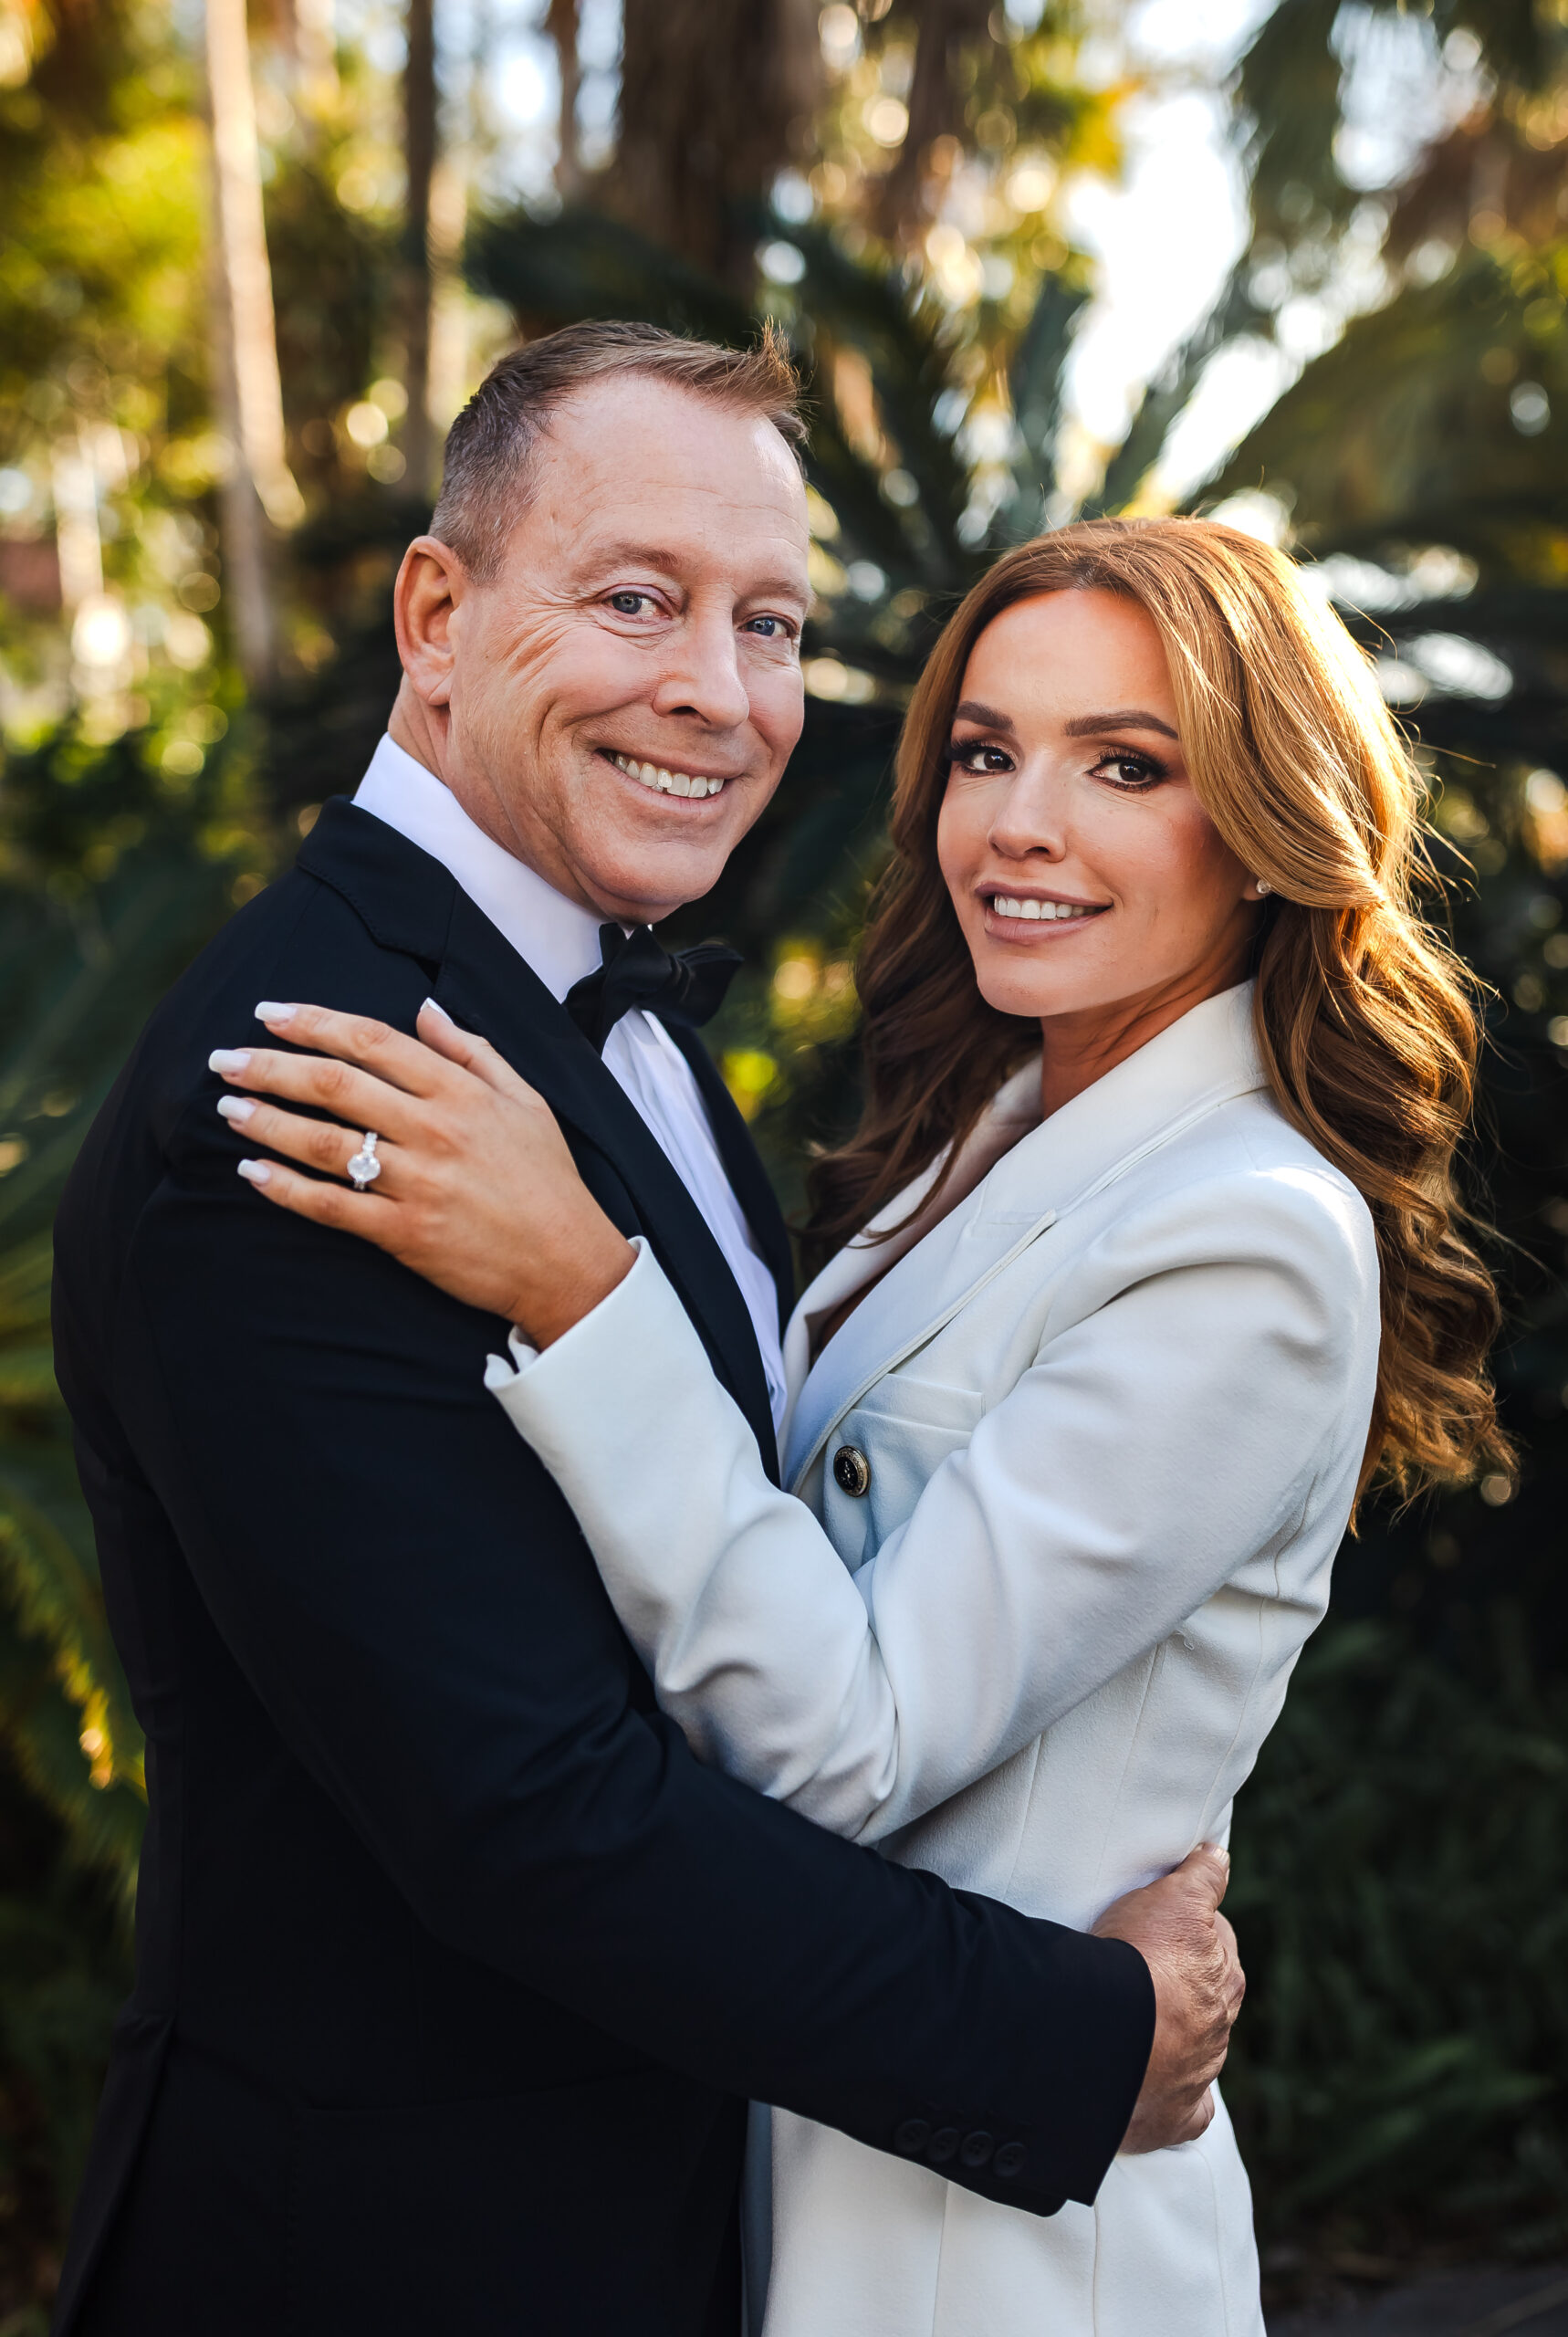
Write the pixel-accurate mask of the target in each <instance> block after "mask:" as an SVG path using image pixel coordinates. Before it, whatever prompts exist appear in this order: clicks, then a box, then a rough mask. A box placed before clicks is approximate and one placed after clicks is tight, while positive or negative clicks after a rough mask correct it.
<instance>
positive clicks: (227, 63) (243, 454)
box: [206, 0, 305, 685]
mask: <svg viewBox="0 0 1568 2337" xmlns="http://www.w3.org/2000/svg"><path fill="white" fill-rule="evenodd" d="M206 27H207V91H208V100H209V103H210V107H211V112H212V131H213V204H214V226H215V230H216V232H215V234H214V238H213V321H214V357H215V361H216V362H215V364H214V375H215V380H214V393H215V403H216V405H217V409H218V414H219V416H220V419H221V420H222V422H223V425H224V430H225V435H226V436H227V438H228V441H229V444H230V446H231V447H232V448H233V450H234V451H233V457H232V459H231V461H230V464H229V466H228V473H227V477H225V482H224V487H223V498H222V516H223V535H224V568H225V581H226V583H227V587H228V596H229V607H230V611H231V614H232V621H233V625H234V637H235V654H236V655H237V656H238V659H239V663H240V666H241V669H242V671H243V672H244V674H245V676H246V680H247V681H248V682H250V683H251V684H253V685H256V684H258V683H264V682H266V681H267V679H268V677H269V676H270V675H271V673H272V671H273V668H274V666H275V665H276V663H277V627H276V622H275V617H274V611H273V603H272V589H271V579H270V576H269V574H268V560H267V550H268V547H267V535H266V529H265V527H264V525H263V514H264V513H265V515H266V518H267V519H269V520H271V522H272V524H273V525H274V526H275V527H277V528H292V527H295V526H297V525H298V521H299V520H300V519H302V518H303V517H304V513H305V505H304V499H303V498H302V497H301V495H300V492H299V488H298V485H297V484H296V482H295V478H294V474H293V473H292V471H291V470H290V469H289V467H288V457H287V451H286V447H285V442H284V431H283V384H282V382H281V380H280V378H279V375H278V370H277V326H276V322H275V320H274V316H273V308H272V270H271V268H270V267H269V265H268V262H267V229H266V225H265V222H264V220H263V217H262V207H261V163H260V154H259V152H258V150H257V146H256V101H255V96H254V92H253V90H252V88H251V79H250V46H249V40H248V37H247V34H246V8H245V0H206Z"/></svg>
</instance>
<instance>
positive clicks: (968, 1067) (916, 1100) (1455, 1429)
mask: <svg viewBox="0 0 1568 2337" xmlns="http://www.w3.org/2000/svg"><path fill="white" fill-rule="evenodd" d="M1090 588H1093V589H1096V590H1098V591H1101V592H1116V593H1120V594H1122V595H1123V596H1124V597H1125V598H1126V599H1128V600H1132V601H1135V602H1136V603H1138V604H1139V605H1140V607H1142V608H1143V609H1145V611H1146V612H1147V613H1148V614H1149V616H1150V617H1151V618H1152V619H1153V621H1154V623H1155V627H1156V628H1157V630H1158V632H1159V634H1160V638H1161V641H1162V642H1163V644H1164V646H1165V653H1166V659H1167V662H1168V665H1169V668H1170V676H1171V684H1172V688H1173V690H1174V692H1175V696H1176V707H1177V709H1178V720H1179V727H1180V731H1181V740H1182V746H1183V749H1184V751H1185V754H1186V762H1187V768H1188V770H1190V772H1191V775H1192V782H1193V786H1194V789H1195V791H1196V792H1197V797H1198V800H1199V801H1200V802H1201V803H1202V804H1203V806H1204V808H1205V810H1206V811H1207V812H1208V814H1209V817H1210V818H1211V819H1212V820H1213V822H1214V823H1215V825H1216V827H1217V828H1218V831H1219V833H1220V834H1221V836H1222V837H1223V838H1224V840H1225V842H1226V843H1227V844H1228V845H1229V846H1230V849H1231V850H1232V851H1233V852H1234V853H1235V854H1237V856H1238V858H1239V860H1240V861H1241V863H1242V864H1243V865H1244V866H1245V867H1246V868H1248V869H1249V870H1252V871H1255V872H1256V874H1257V875H1259V876H1260V877H1261V878H1263V879H1264V880H1265V881H1266V882H1267V883H1268V885H1269V886H1271V887H1272V897H1271V898H1270V900H1269V901H1268V902H1267V904H1266V906H1265V908H1264V910H1263V912H1262V917H1261V920H1260V933H1259V938H1258V944H1257V950H1256V966H1255V971H1256V980H1257V993H1256V1009H1255V1011H1256V1022H1257V1032H1258V1039H1259V1043H1260V1048H1261V1050H1262V1056H1263V1062H1264V1064H1265V1067H1266V1069H1267V1072H1268V1075H1269V1083H1270V1087H1271V1089H1272V1091H1273V1095H1274V1098H1275V1101H1276V1102H1277V1103H1278V1105H1279V1106H1280V1109H1281V1111H1282V1112H1283V1113H1284V1115H1285V1116H1286V1118H1287V1119H1289V1120H1290V1121H1291V1123H1292V1124H1293V1125H1294V1126H1295V1127H1297V1128H1299V1129H1300V1130H1301V1133H1302V1135H1304V1136H1305V1137H1307V1138H1308V1140H1309V1141H1310V1142H1311V1143H1312V1144H1313V1145H1314V1146H1315V1147H1316V1148H1317V1149H1318V1150H1319V1151H1320V1152H1321V1153H1322V1154H1323V1156H1324V1157H1325V1158H1327V1159H1329V1160H1331V1161H1332V1162H1333V1165H1334V1167H1335V1168H1338V1169H1340V1170H1341V1171H1342V1172H1343V1175H1344V1176H1346V1177H1348V1178H1349V1179H1350V1180H1351V1182H1352V1183H1353V1184H1354V1186H1355V1187H1356V1188H1357V1189H1358V1190H1359V1191H1360V1192H1361V1193H1362V1195H1363V1196H1364V1199H1365V1200H1366V1203H1367V1206H1368V1208H1369V1209H1370V1210H1371V1211H1372V1216H1373V1221H1374V1224H1375V1227H1376V1231H1377V1247H1378V1254H1379V1259H1380V1262H1381V1265H1382V1286H1383V1346H1382V1355H1381V1359H1380V1362H1379V1366H1378V1377H1377V1398H1376V1406H1375V1412H1374V1416H1373V1426H1372V1435H1371V1439H1370V1441H1369V1443H1368V1447H1367V1455H1366V1463H1365V1468H1364V1474H1363V1480H1362V1482H1363V1483H1366V1482H1367V1480H1368V1479H1369V1478H1370V1477H1371V1476H1372V1475H1373V1474H1374V1473H1375V1472H1377V1471H1378V1470H1379V1469H1381V1470H1382V1471H1383V1472H1384V1473H1385V1476H1386V1477H1387V1478H1388V1479H1389V1480H1391V1481H1392V1482H1393V1483H1394V1484H1395V1485H1396V1487H1398V1489H1399V1490H1400V1491H1402V1492H1405V1493H1411V1492H1415V1491H1416V1490H1418V1489H1419V1488H1420V1487H1421V1486H1422V1485H1423V1484H1427V1483H1455V1482H1459V1481H1462V1480H1464V1479H1465V1478H1468V1477H1469V1476H1472V1475H1474V1474H1475V1473H1476V1472H1478V1471H1479V1470H1480V1469H1482V1468H1493V1469H1502V1470H1507V1469H1509V1468H1510V1467H1511V1449H1510V1447H1509V1445H1508V1441H1507V1440H1506V1438H1505V1437H1504V1436H1503V1434H1502V1431H1501V1430H1500V1426H1499V1423H1498V1419H1497V1411H1496V1405H1495V1401H1494V1398H1493V1393H1492V1388H1491V1384H1490V1379H1489V1378H1488V1377H1487V1372H1486V1368H1485V1361H1486V1356H1487V1351H1488V1349H1489V1347H1490V1345H1491V1342H1492V1340H1493V1338H1494V1337H1495V1336H1496V1332H1497V1327H1498V1322H1499V1309H1498V1302H1497V1294H1496V1291H1495V1289H1494V1287H1493V1284H1492V1280H1491V1276H1490V1273H1488V1272H1487V1269H1486V1267H1485V1265H1484V1264H1483V1263H1482V1262H1481V1260H1480V1259H1479V1257H1478V1255H1477V1254H1476V1252H1475V1251H1474V1249H1473V1248H1472V1247H1471V1246H1470V1244H1469V1242H1468V1241H1467V1239H1466V1235H1465V1227H1466V1224H1467V1217H1466V1212H1465V1210H1463V1208H1462V1206H1461V1204H1460V1201H1459V1199H1458V1193H1457V1191H1456V1188H1455V1181H1454V1156H1455V1152H1456V1149H1457V1148H1458V1145H1459V1143H1460V1141H1461V1139H1462V1137H1463V1136H1464V1134H1465V1131H1466V1128H1467V1126H1468V1124H1469V1116H1470V1112H1471V1107H1472V1104H1473V1100H1474V1092H1475V1082H1476V1055H1477V1047H1478V1029H1477V1020H1476V1014H1475V1011H1474V1008H1473V1006H1472V1004H1471V985H1470V982H1469V977H1468V976H1467V974H1466V971H1465V969H1464V968H1463V967H1462V966H1461V965H1460V964H1459V963H1458V960H1457V959H1456V958H1455V957H1454V955H1453V953H1452V951H1451V950H1450V949H1449V948H1448V947H1447V945H1446V944H1445V943H1444V941H1443V940H1442V938H1440V937H1439V936H1438V935H1437V933H1436V932H1435V931H1434V930H1433V929H1432V927H1430V926H1429V925H1427V923H1425V922H1424V920H1423V918H1422V917H1421V915H1420V913H1419V910H1418V907H1417V906H1416V888H1417V885H1418V881H1419V879H1420V875H1421V872H1422V870H1423V868H1424V866H1425V861H1424V854H1423V849H1422V844H1421V828H1420V816H1419V802H1420V783H1419V779H1418V775H1417V772H1416V768H1415V765H1414V763H1413V761H1412V759H1411V755H1410V752H1409V749H1408V748H1407V747H1406V744H1405V741H1404V739H1402V738H1401V736H1400V734H1399V732H1398V730H1397V729H1396V727H1395V725H1394V723H1393V722H1392V720H1391V719H1390V718H1389V715H1388V711H1387V709H1386V707H1385V705H1384V703H1383V700H1382V698H1381V697H1379V695H1378V692H1377V688H1376V685H1375V681H1374V678H1373V676H1372V673H1371V670H1370V666H1369V664H1368V661H1367V659H1366V658H1365V657H1364V655H1363V654H1362V652H1361V651H1360V650H1359V649H1357V647H1356V646H1355V644H1354V642H1353V641H1352V639H1351V637H1350V635H1349V634H1347V633H1346V631H1345V629H1344V626H1343V624H1341V623H1340V620H1339V618H1338V617H1337V616H1336V615H1335V614H1334V613H1333V610H1332V609H1331V608H1330V607H1329V606H1328V604H1327V603H1326V602H1325V601H1323V600H1322V599H1320V598H1318V597H1317V596H1316V595H1314V594H1313V593H1312V592H1310V591H1309V590H1308V589H1307V588H1306V586H1305V585H1304V583H1303V582H1302V580H1301V575H1300V573H1299V572H1298V571H1297V569H1296V567H1295V565H1294V563H1293V562H1292V561H1291V560H1289V559H1287V558H1286V557H1285V555H1284V554H1283V553H1281V552H1278V551H1275V550H1272V549H1271V548H1270V546H1268V545H1266V544H1262V543H1259V542H1257V541H1256V540H1254V539H1253V538H1251V537H1250V536H1245V535H1242V534H1241V533H1239V531H1238V530H1237V529H1232V528H1227V527H1223V526H1221V525H1219V524H1218V522H1217V521H1214V520H1206V519H1096V520H1091V521H1086V522H1083V523H1082V524H1080V525H1078V526H1076V527H1069V528H1062V529H1059V530H1058V531H1057V532H1056V533H1055V534H1054V535H1051V536H1046V537H1042V538H1041V539H1040V540H1039V541H1037V542H1035V543H1030V544H1025V545H1022V546H1021V547H1020V548H1019V550H1016V551H1011V552H1008V553H1006V554H1005V555H1004V556H1003V558H1002V559H1001V560H999V561H998V562H997V564H996V566H995V567H994V568H993V569H992V570H991V571H990V572H989V574H988V575H987V576H985V577H984V578H983V579H982V580H981V582H979V583H978V584H977V585H976V586H975V588H974V590H973V591H972V592H970V593H969V595H968V597H967V599H966V600H965V601H964V603H963V604H962V605H961V606H960V607H959V609H958V610H957V611H956V613H955V615H954V616H953V618H952V619H951V621H950V622H949V624H947V626H946V630H945V631H944V633H943V634H942V636H941V639H940V640H939V641H938V642H937V644H936V649H935V650H934V652H933V653H932V656H931V660H930V663H929V664H928V665H927V666H926V668H925V674H924V675H923V676H922V677H921V681H920V684H919V686H918V687H917V689H916V690H915V697H914V699H913V701H912V703H911V706H910V709H909V716H908V719H907V721H906V723H905V725H904V735H903V739H902V740H901V743H900V746H899V750H898V760H897V767H896V786H895V791H894V812H893V845H894V857H893V861H892V864H891V865H890V866H889V868H888V870H887V872H886V874H885V875H884V876H883V879H882V882H881V884H880V885H879V886H878V887H877V890H876V893H875V895H874V896H873V903H872V912H871V917H870V922H869V924H868V926H867V928H866V934H865V938H864V942H863V945H862V952H861V959H860V964H859V968H858V969H857V981H858V986H859V990H860V995H861V1001H862V1007H863V1010H864V1017H865V1027H864V1047H865V1104H864V1109H863V1112H862V1118H861V1123H860V1126H859V1127H858V1129H857V1130H856V1132H855V1134H854V1136H853V1137H852V1138H851V1139H850V1141H849V1143H848V1144H846V1145H845V1146H843V1147H842V1148H841V1149H839V1150H838V1151H835V1152H831V1153H829V1154H827V1155H826V1156H824V1157H823V1158H821V1159H820V1160H819V1161H818V1162H817V1163H816V1164H815V1166H814V1168H813V1169H812V1172H811V1178H810V1194H811V1203H812V1210H811V1218H810V1225H809V1228H808V1242H809V1243H810V1246H811V1247H812V1248H813V1249H814V1250H815V1251H816V1252H817V1254H818V1255H819V1257H820V1256H822V1255H825V1254H828V1253H830V1252H831V1251H832V1250H833V1249H835V1248H837V1247H838V1246H839V1245H840V1244H841V1242H844V1241H846V1240H847V1239H848V1238H849V1236H850V1235H851V1234H852V1232H853V1231H856V1230H857V1229H858V1228H859V1227H861V1226H862V1225H863V1224H864V1223H865V1222H866V1221H867V1220H868V1219H869V1218H870V1217H871V1216H872V1215H873V1214H874V1212H875V1211H876V1210H879V1209H881V1208H883V1206H884V1205H885V1204H886V1203H887V1202H888V1201H889V1200H893V1199H894V1197H895V1196H896V1195H897V1194H898V1193H899V1192H900V1191H902V1189H904V1186H905V1185H906V1184H907V1183H908V1182H909V1180H910V1179H912V1178H913V1177H914V1176H915V1175H916V1174H917V1173H918V1172H919V1171H920V1170H921V1169H922V1168H925V1167H927V1166H928V1165H929V1163H930V1162H931V1161H933V1160H934V1159H936V1157H937V1155H938V1154H939V1153H940V1152H941V1150H942V1149H943V1148H944V1147H945V1146H946V1145H949V1144H955V1145H956V1143H957V1142H959V1141H961V1140H962V1138H963V1137H964V1136H965V1135H966V1134H967V1132H968V1130H969V1128H970V1127H972V1126H973V1125H974V1123H975V1120H976V1119H977V1116H978V1115H979V1113H980V1111H981V1110H982V1108H983V1107H984V1106H985V1104H986V1102H987V1101H988V1098H989V1096H990V1095H992V1094H993V1093H994V1091H995V1089H996V1088H997V1086H998V1085H999V1084H1000V1082H1001V1081H1002V1080H1003V1079H1004V1078H1005V1077H1007V1075H1008V1074H1009V1072H1011V1071H1013V1070H1015V1069H1016V1068H1017V1067H1018V1066H1019V1064H1021V1063H1022V1062H1023V1061H1024V1060H1025V1059H1026V1057H1027V1056H1028V1055H1029V1054H1030V1053H1031V1052H1032V1051H1033V1049H1034V1048H1035V1047H1037V1046H1038V1044H1039V1026H1038V1024H1036V1023H1034V1022H1030V1021H1027V1020H1024V1019H1022V1018H1019V1017H1017V1016H1012V1015H1007V1014H1002V1013H999V1012H998V1011H997V1010H996V1009H995V1008H994V1007H990V1006H988V1005H987V1003H986V1001H985V1000H984V999H983V998H982V997H981V996H980V994H979V991H978V990H977V988H976V984H975V977H974V969H973V967H972V965H971V962H970V958H969V952H968V949H967V946H966V944H965V941H964V938H963V935H962V932H961V931H960V928H959V925H958V920H957V917H956V914H955V912H954V909H953V905H952V903H951V901H950V899H949V898H948V895H947V889H946V885H945V884H944V882H943V879H942V875H941V871H940V869H939V867H938V865H937V860H936V821H937V814H938V812H939V810H940V807H941V802H942V794H943V790H944V786H945V784H946V763H945V761H944V759H943V750H944V749H945V748H946V744H947V740H948V737H949V734H950V730H951V725H952V719H953V713H954V708H955V707H956V705H957V702H958V697H959V693H960V688H961V685H962V682H963V676H964V671H965V667H966V666H967V663H968V659H969V653H970V651H971V650H972V648H973V647H974V645H975V643H976V641H977V639H978V637H979V635H980V634H981V633H982V632H983V631H984V630H985V628H986V626H987V625H988V624H990V623H991V621H992V619H993V618H994V617H997V616H998V615H999V614H1000V613H1001V612H1002V611H1003V610H1004V609H1006V608H1009V607H1010V606H1011V605H1012V604H1013V603H1015V602H1017V601H1021V600H1025V599H1027V598H1029V597H1030V596H1031V595H1033V594H1035V593H1040V592H1064V591H1067V592H1071V591H1084V590H1087V589H1090Z"/></svg>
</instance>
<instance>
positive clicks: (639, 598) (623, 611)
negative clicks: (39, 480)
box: [610, 592, 653, 617]
mask: <svg viewBox="0 0 1568 2337" xmlns="http://www.w3.org/2000/svg"><path fill="white" fill-rule="evenodd" d="M610 605H611V607H612V609H613V610H614V612H615V613H616V615H617V616H618V617H634V616H638V615H640V614H641V613H642V611H643V609H651V608H652V607H653V594H652V592H612V594H611V595H610Z"/></svg>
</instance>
